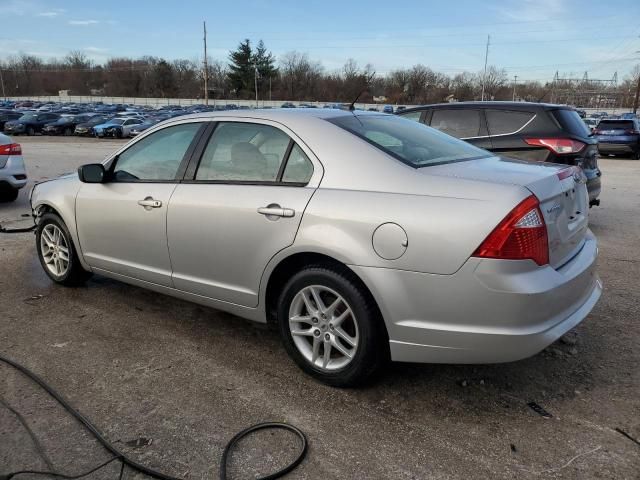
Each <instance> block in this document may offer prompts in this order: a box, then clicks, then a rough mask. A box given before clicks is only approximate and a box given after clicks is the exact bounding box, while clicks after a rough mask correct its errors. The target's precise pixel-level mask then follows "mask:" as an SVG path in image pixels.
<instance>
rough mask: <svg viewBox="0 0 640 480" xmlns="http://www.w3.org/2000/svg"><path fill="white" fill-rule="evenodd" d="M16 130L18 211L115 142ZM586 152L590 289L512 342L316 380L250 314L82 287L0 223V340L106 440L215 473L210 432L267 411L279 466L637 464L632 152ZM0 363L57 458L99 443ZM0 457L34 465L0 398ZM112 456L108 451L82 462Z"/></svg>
mask: <svg viewBox="0 0 640 480" xmlns="http://www.w3.org/2000/svg"><path fill="white" fill-rule="evenodd" d="M19 142H20V143H21V144H22V148H23V154H24V158H25V161H26V163H27V169H28V173H29V176H30V184H29V187H28V188H26V189H24V190H23V191H22V192H21V193H20V196H19V198H18V200H17V201H16V202H14V203H12V204H0V222H2V223H3V224H4V223H5V222H7V221H13V220H15V219H20V217H21V215H23V214H28V213H29V212H30V211H29V204H28V190H29V189H30V186H31V185H32V184H33V182H35V181H39V180H42V179H45V178H52V177H55V176H57V175H60V174H62V173H66V172H70V171H73V170H75V169H76V168H77V167H78V166H79V165H81V164H83V163H91V162H96V161H100V160H101V159H102V158H103V157H104V156H105V155H106V154H108V153H109V152H110V151H113V150H114V149H115V148H117V146H118V145H122V144H123V141H120V140H98V139H82V138H65V137H40V136H36V137H20V138H19ZM599 162H600V168H601V170H602V172H603V177H602V178H603V192H602V196H601V200H602V205H601V206H600V207H594V208H593V209H592V210H591V218H590V223H591V229H592V230H593V232H594V233H595V234H596V235H597V237H598V240H599V246H600V260H599V272H600V276H601V277H602V280H603V282H604V285H605V291H604V294H603V296H602V298H601V300H600V302H599V303H598V304H597V305H596V307H595V309H594V310H593V312H592V313H591V314H590V315H589V317H588V318H587V320H586V321H585V322H584V323H583V324H581V325H580V326H579V327H578V328H577V329H576V330H575V331H574V332H571V333H570V334H569V335H567V336H566V337H564V338H563V339H562V340H561V341H559V342H557V343H556V344H554V345H551V346H550V347H549V348H547V349H546V350H545V351H543V352H541V353H540V354H538V355H536V356H534V357H533V358H530V359H527V360H523V361H519V362H516V363H510V364H501V365H486V366H480V365H475V366H463V365H458V366H451V365H409V364H394V365H391V366H390V367H388V369H387V371H386V372H385V374H384V375H383V376H382V377H381V378H380V379H379V380H378V381H377V382H376V383H374V384H372V385H370V386H367V387H366V388H362V389H356V390H352V389H334V388H330V387H327V386H325V385H321V384H319V383H316V382H314V381H313V380H311V379H310V378H308V377H306V376H304V374H303V373H301V371H300V370H299V369H298V368H297V367H296V366H295V365H294V364H293V363H292V362H291V361H290V360H289V358H288V357H287V355H286V353H285V352H284V350H283V349H282V347H281V345H280V341H279V338H278V335H277V333H276V332H275V331H273V330H271V329H268V328H266V327H263V326H261V325H254V324H252V323H250V322H247V321H245V320H242V319H239V318H237V317H234V316H232V315H229V314H226V313H221V312H218V311H215V310H211V309H207V308H204V307H200V306H197V305H194V304H190V303H187V302H184V301H180V300H177V299H173V298H169V297H165V296H162V295H159V294H156V293H153V292H150V291H145V290H142V289H139V288H136V287H131V286H128V285H126V284H123V283H119V282H116V281H113V280H108V279H105V278H101V277H99V276H95V277H93V279H92V280H91V281H90V282H89V283H88V286H87V287H86V288H80V289H66V288H63V287H59V286H54V285H53V284H52V283H51V282H50V281H49V279H48V278H47V277H46V275H45V274H44V272H43V271H42V269H41V267H40V264H39V262H38V259H37V256H36V252H35V249H34V236H33V234H31V233H26V234H16V235H0V261H1V262H2V267H1V268H2V270H1V271H2V275H0V291H1V292H2V294H1V295H0V299H1V301H0V345H1V347H0V352H1V353H2V354H4V355H7V356H9V357H11V358H13V359H15V360H17V361H18V362H20V363H22V364H24V365H25V366H28V367H29V368H31V369H32V370H34V371H35V372H37V373H38V374H39V375H41V376H42V377H44V378H45V379H47V381H48V382H50V384H51V385H53V386H54V387H55V388H57V389H58V390H59V391H61V392H62V393H63V394H64V395H65V396H66V397H67V398H68V399H69V400H70V401H71V402H72V403H73V404H74V406H76V407H77V408H78V409H79V410H80V411H82V412H83V413H84V414H85V415H86V416H87V417H89V418H90V419H91V420H92V421H93V422H94V423H95V424H96V425H98V426H99V427H100V428H101V429H102V431H103V432H104V433H105V435H106V436H107V437H108V438H109V439H110V440H111V441H113V442H114V443H115V445H117V446H118V448H122V449H123V450H124V451H125V452H127V453H129V454H130V455H131V456H132V457H133V458H136V459H138V460H139V461H140V462H141V463H144V464H146V465H149V466H153V467H154V468H156V469H159V470H162V471H164V472H166V473H169V474H172V475H177V476H181V477H183V478H197V479H205V478H214V477H215V472H216V471H217V467H218V459H219V458H220V455H221V453H222V448H223V447H224V445H225V444H226V442H227V441H228V440H229V439H230V438H231V437H232V436H233V435H234V434H235V433H236V432H237V431H239V430H241V429H243V428H245V427H246V426H249V425H251V424H253V423H257V422H261V421H268V420H273V421H285V422H289V423H291V424H294V425H296V426H297V427H299V428H300V429H302V430H303V431H304V432H305V433H306V434H307V436H308V439H309V444H310V448H309V453H308V456H307V459H306V460H305V461H304V462H303V463H302V465H301V466H300V467H299V468H298V469H297V470H296V471H295V472H294V473H293V474H291V478H325V479H363V478H367V479H369V478H370V479H425V478H433V479H449V478H456V479H457V478H460V479H463V478H465V479H466V478H505V479H507V478H509V479H513V478H518V479H529V478H531V479H533V478H576V479H578V478H580V479H584V478H603V479H609V478H615V479H634V478H638V472H640V445H639V444H638V443H637V442H634V440H633V439H636V440H637V439H640V415H639V412H640V397H639V395H638V392H640V369H639V368H638V365H640V350H639V349H638V345H639V344H640V290H639V289H638V283H639V280H640V260H639V259H638V250H639V249H640V240H639V239H640V214H639V212H640V191H639V190H638V185H640V161H637V160H630V159H624V158H603V159H600V161H599ZM26 220H28V219H24V218H23V219H22V222H23V223H24V222H25V221H26ZM19 224H20V222H17V223H15V224H14V225H15V226H17V225H19ZM0 378H2V379H3V381H2V383H0V398H1V399H3V400H4V401H6V402H7V403H8V404H10V405H11V406H13V408H15V409H16V410H18V411H20V412H21V413H22V414H23V415H24V416H25V417H26V419H27V421H28V423H29V425H30V426H31V428H32V429H33V430H34V431H35V432H36V434H37V436H38V438H40V439H41V441H42V443H43V446H44V448H45V450H46V452H47V454H48V456H49V457H50V458H51V460H52V462H53V463H54V464H55V465H56V466H57V467H58V469H60V470H65V471H69V472H76V471H82V470H84V469H87V468H90V467H91V466H93V465H96V464H98V463H100V462H101V461H104V460H107V459H108V458H109V456H110V455H109V454H108V453H107V452H105V451H104V450H103V449H102V448H101V447H99V446H98V444H97V443H96V442H95V441H93V439H92V438H91V437H90V436H89V435H88V434H86V432H85V431H84V430H82V429H81V428H80V427H79V426H78V425H77V424H76V423H74V421H72V419H71V418H70V417H69V416H68V415H67V414H66V413H65V412H64V411H63V410H62V409H61V408H60V407H59V406H57V405H56V404H55V403H54V402H52V401H51V400H50V399H49V398H48V397H47V396H46V394H44V393H43V391H42V390H40V389H38V388H37V387H36V386H34V385H33V384H32V383H30V382H29V381H27V380H26V379H25V378H24V377H22V376H21V375H19V374H18V373H17V372H15V371H13V370H10V369H9V368H8V367H6V366H4V365H1V364H0ZM531 402H535V403H536V404H538V405H539V406H541V407H542V408H543V409H544V410H545V411H546V412H548V413H549V414H550V418H546V417H545V416H542V415H540V413H539V412H536V411H534V409H532V408H531V407H530V406H529V405H528V404H530V403H531ZM622 432H624V433H626V435H625V434H624V433H622ZM629 437H632V438H633V439H630V438H629ZM140 439H142V440H140ZM295 448H296V443H295V439H293V438H292V437H289V435H288V434H286V433H274V434H271V433H264V434H258V435H256V436H255V437H252V438H251V439H250V440H247V441H246V442H243V443H242V444H241V445H240V449H239V450H238V451H237V454H236V455H234V457H233V459H232V460H233V462H232V463H233V466H232V468H231V470H232V472H233V474H234V475H235V476H234V477H233V478H252V476H255V475H256V474H258V473H262V474H266V473H268V472H269V471H273V470H275V469H276V468H277V466H278V465H282V464H283V463H286V460H287V459H289V458H291V457H292V456H293V455H294V453H295V452H294V450H295ZM0 465H3V470H6V471H12V470H17V469H21V468H25V467H31V468H33V469H43V468H44V467H45V465H44V464H43V463H42V460H40V459H39V457H38V454H37V453H36V450H35V449H34V446H33V443H32V440H31V439H30V437H29V435H28V434H27V433H26V431H25V430H24V429H23V427H22V426H21V425H20V423H19V422H18V421H17V420H16V418H15V417H14V416H13V415H12V414H11V413H10V412H9V411H8V410H6V409H3V408H0ZM118 473H119V467H117V466H116V465H112V466H110V467H108V468H106V469H105V470H104V471H103V472H100V473H99V474H96V476H95V477H94V478H115V476H116V475H117V474H118Z"/></svg>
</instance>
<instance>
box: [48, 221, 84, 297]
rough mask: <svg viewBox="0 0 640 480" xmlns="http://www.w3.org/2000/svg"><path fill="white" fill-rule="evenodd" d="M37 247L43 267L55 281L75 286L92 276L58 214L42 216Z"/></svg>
mask: <svg viewBox="0 0 640 480" xmlns="http://www.w3.org/2000/svg"><path fill="white" fill-rule="evenodd" d="M36 248H37V249H38V257H39V258H40V264H41V265H42V268H43V269H44V271H45V273H46V274H47V275H48V276H49V278H50V279H51V280H53V281H54V282H56V283H59V284H61V285H65V286H67V287H74V286H78V285H82V284H84V283H85V282H86V281H87V280H88V279H89V278H90V277H91V272H87V271H86V270H84V269H83V268H82V265H81V264H80V260H79V259H78V254H77V252H76V249H75V247H74V245H73V241H72V240H71V234H70V233H69V230H68V229H67V226H66V225H65V224H64V222H63V221H62V219H61V218H60V217H58V215H55V214H53V213H47V214H45V215H43V216H42V218H41V219H40V222H39V223H38V228H37V229H36Z"/></svg>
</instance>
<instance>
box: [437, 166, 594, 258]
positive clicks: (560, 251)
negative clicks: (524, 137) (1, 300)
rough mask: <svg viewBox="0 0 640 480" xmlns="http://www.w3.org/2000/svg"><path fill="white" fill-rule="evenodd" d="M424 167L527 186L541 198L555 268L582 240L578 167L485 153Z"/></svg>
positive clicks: (583, 206) (582, 184)
mask: <svg viewBox="0 0 640 480" xmlns="http://www.w3.org/2000/svg"><path fill="white" fill-rule="evenodd" d="M425 170H428V174H430V175H434V174H435V175H443V176H448V177H456V178H464V179H467V180H474V181H482V182H488V183H495V184H511V185H516V186H522V187H525V188H527V189H528V190H529V191H530V192H531V193H533V194H534V195H535V196H536V197H537V198H538V200H539V202H540V210H541V212H542V215H543V217H544V220H545V223H546V226H547V235H548V239H549V263H550V264H551V266H552V267H554V268H559V267H561V266H562V265H564V264H565V263H566V262H567V261H569V260H570V259H571V258H572V257H573V256H574V255H575V254H576V253H577V252H578V251H579V250H580V248H582V245H583V244H584V239H585V236H586V233H587V229H588V212H589V198H588V193H587V188H586V179H585V176H584V173H583V172H582V171H581V170H580V169H579V168H576V167H567V166H566V165H558V164H552V163H536V164H533V163H530V162H525V161H517V160H513V159H506V158H499V157H487V158H481V159H477V160H471V161H467V162H458V163H451V164H447V165H438V166H433V167H429V168H428V169H425ZM425 173H427V172H425ZM514 207H515V205H514Z"/></svg>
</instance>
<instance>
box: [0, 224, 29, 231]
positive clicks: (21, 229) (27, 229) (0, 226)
mask: <svg viewBox="0 0 640 480" xmlns="http://www.w3.org/2000/svg"><path fill="white" fill-rule="evenodd" d="M36 227H37V225H36V224H35V223H34V224H33V225H31V226H30V227H26V228H4V227H3V226H2V225H0V233H26V232H32V231H34V230H35V229H36Z"/></svg>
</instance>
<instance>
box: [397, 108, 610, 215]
mask: <svg viewBox="0 0 640 480" xmlns="http://www.w3.org/2000/svg"><path fill="white" fill-rule="evenodd" d="M399 115H402V116H403V117H404V118H408V119H411V120H416V121H419V122H421V123H424V124H426V125H429V126H431V127H432V128H436V129H438V130H440V131H443V132H445V133H447V134H449V135H451V136H454V137H456V138H460V139H462V140H465V141H467V142H469V143H471V144H473V145H475V146H477V147H480V148H484V149H486V150H489V151H491V152H494V153H496V154H498V155H501V156H505V157H510V158H516V159H520V160H526V161H529V162H549V163H561V164H565V165H576V166H579V167H581V168H582V170H583V171H584V173H585V175H586V176H587V189H588V191H589V205H590V206H591V205H599V204H600V200H599V198H598V197H599V196H600V190H601V176H602V173H601V172H600V169H599V168H598V147H597V143H598V141H597V139H596V138H594V137H593V136H592V135H591V132H590V131H589V129H588V128H587V126H586V125H585V124H584V122H583V121H582V119H581V118H580V117H579V116H578V114H577V113H576V112H575V110H574V109H573V108H571V107H567V106H562V105H551V104H545V103H528V102H460V103H445V104H438V105H427V106H424V107H417V108H411V109H407V110H404V111H402V113H400V114H399Z"/></svg>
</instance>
